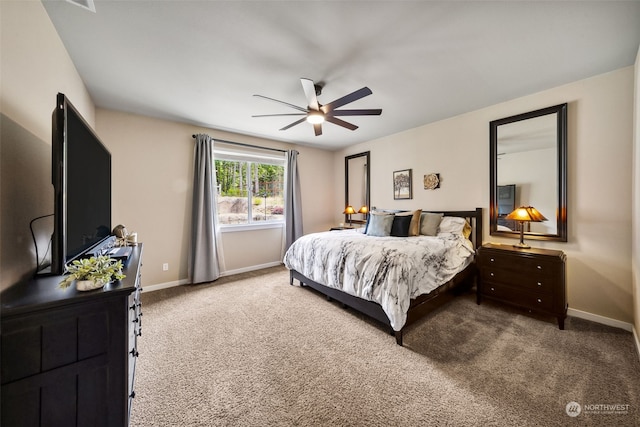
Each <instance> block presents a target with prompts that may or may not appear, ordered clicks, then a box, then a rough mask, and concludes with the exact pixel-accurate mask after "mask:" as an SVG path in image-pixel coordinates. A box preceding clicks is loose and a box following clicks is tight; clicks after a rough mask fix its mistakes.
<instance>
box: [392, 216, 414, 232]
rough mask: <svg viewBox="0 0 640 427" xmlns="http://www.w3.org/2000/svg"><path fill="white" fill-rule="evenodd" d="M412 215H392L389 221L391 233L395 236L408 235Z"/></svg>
mask: <svg viewBox="0 0 640 427" xmlns="http://www.w3.org/2000/svg"><path fill="white" fill-rule="evenodd" d="M412 218H413V215H398V214H396V215H394V216H393V222H392V223H391V235H392V236H395V237H408V236H409V226H410V225H411V219H412Z"/></svg>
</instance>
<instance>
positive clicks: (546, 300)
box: [482, 283, 553, 310]
mask: <svg viewBox="0 0 640 427" xmlns="http://www.w3.org/2000/svg"><path fill="white" fill-rule="evenodd" d="M482 294H483V295H485V296H487V297H489V298H497V299H500V300H505V301H509V302H511V303H512V304H516V305H519V306H522V307H526V308H531V309H535V310H552V309H553V298H552V297H551V295H546V294H544V295H541V294H535V293H532V292H526V291H522V290H520V289H514V288H511V287H509V286H503V285H497V284H493V283H488V284H486V285H485V286H483V289H482Z"/></svg>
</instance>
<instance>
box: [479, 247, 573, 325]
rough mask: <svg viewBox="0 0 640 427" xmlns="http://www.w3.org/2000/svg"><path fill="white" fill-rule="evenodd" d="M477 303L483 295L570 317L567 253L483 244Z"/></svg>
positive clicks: (559, 319)
mask: <svg viewBox="0 0 640 427" xmlns="http://www.w3.org/2000/svg"><path fill="white" fill-rule="evenodd" d="M476 260H477V264H478V268H479V270H480V274H479V280H478V286H477V303H478V304H480V302H481V300H482V298H489V299H492V300H496V301H501V302H505V303H509V304H512V305H515V306H518V307H521V308H524V309H528V310H531V311H536V312H540V313H544V314H549V315H552V316H555V317H557V319H558V327H559V328H560V329H564V320H565V319H566V317H567V292H566V281H565V262H566V255H565V254H564V252H562V251H557V250H550V249H540V248H529V249H518V248H516V247H514V246H512V245H500V244H495V243H487V244H484V245H483V246H482V247H481V248H479V249H478V256H477V259H476Z"/></svg>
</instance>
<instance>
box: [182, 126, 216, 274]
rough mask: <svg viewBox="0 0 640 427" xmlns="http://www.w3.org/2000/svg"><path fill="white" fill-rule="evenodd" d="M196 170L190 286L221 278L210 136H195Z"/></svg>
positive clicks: (194, 177) (211, 140) (214, 177)
mask: <svg viewBox="0 0 640 427" xmlns="http://www.w3.org/2000/svg"><path fill="white" fill-rule="evenodd" d="M193 169H194V170H193V203H192V209H193V211H192V214H191V245H190V248H189V266H188V274H189V280H190V282H191V283H202V282H211V281H212V280H216V279H217V278H218V277H220V264H219V261H218V250H217V242H216V238H217V236H216V215H217V213H216V201H215V194H216V173H215V164H214V162H213V139H212V138H211V137H210V136H209V135H204V134H198V135H196V145H195V149H194V168H193Z"/></svg>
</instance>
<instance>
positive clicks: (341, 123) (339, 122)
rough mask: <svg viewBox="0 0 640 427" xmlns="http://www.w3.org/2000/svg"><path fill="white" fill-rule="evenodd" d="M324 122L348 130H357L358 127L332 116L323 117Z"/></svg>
mask: <svg viewBox="0 0 640 427" xmlns="http://www.w3.org/2000/svg"><path fill="white" fill-rule="evenodd" d="M324 119H325V120H326V121H328V122H331V123H333V124H334V125H338V126H342V127H343V128H347V129H349V130H356V129H358V126H356V125H354V124H352V123H349V122H345V121H344V120H340V119H338V118H336V117H333V116H325V118H324Z"/></svg>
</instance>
